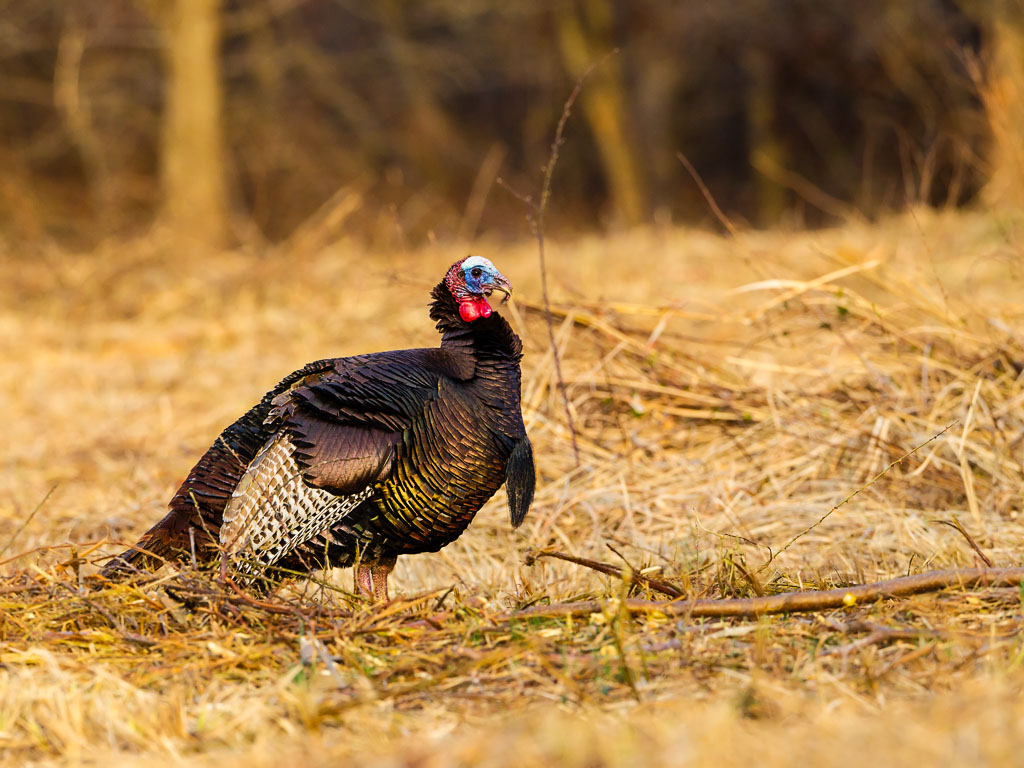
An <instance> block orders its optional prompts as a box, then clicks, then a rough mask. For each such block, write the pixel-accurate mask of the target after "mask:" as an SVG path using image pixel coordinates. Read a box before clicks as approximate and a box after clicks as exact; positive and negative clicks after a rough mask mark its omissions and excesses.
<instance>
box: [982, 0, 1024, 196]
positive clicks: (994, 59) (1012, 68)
mask: <svg viewBox="0 0 1024 768" xmlns="http://www.w3.org/2000/svg"><path fill="white" fill-rule="evenodd" d="M988 35H989V50H988V71H987V74H986V77H985V81H984V87H983V94H982V96H983V98H984V101H985V112H986V115H987V117H988V122H989V125H990V126H991V129H992V150H991V153H990V155H989V162H990V165H991V177H990V181H989V183H988V185H987V186H986V188H985V192H984V197H985V199H986V202H988V203H989V204H990V205H1000V206H1006V205H1007V204H1009V205H1010V206H1013V207H1016V208H1024V2H1022V1H1021V0H992V5H991V6H990V7H989V17H988Z"/></svg>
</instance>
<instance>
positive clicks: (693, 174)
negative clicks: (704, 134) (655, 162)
mask: <svg viewBox="0 0 1024 768" xmlns="http://www.w3.org/2000/svg"><path fill="white" fill-rule="evenodd" d="M676 158H677V159H678V160H679V162H680V163H682V164H683V168H685V169H686V171H687V172H688V173H689V174H690V178H691V179H693V181H694V183H695V184H696V185H697V189H699V190H700V193H701V194H702V195H704V199H705V200H706V201H707V203H708V206H709V207H710V208H711V212H712V213H713V214H715V217H716V218H717V219H718V220H719V221H720V222H721V223H722V226H723V227H725V228H726V229H727V230H728V231H729V234H730V235H732V236H733V237H737V236H738V235H739V230H737V229H736V225H735V224H733V223H732V221H730V220H729V217H728V216H726V215H725V213H724V212H723V211H722V209H721V208H719V207H718V203H717V202H715V198H714V197H713V196H712V194H711V190H710V189H708V186H707V184H705V183H704V179H702V178H701V176H700V174H699V173H697V169H696V168H694V167H693V163H691V162H690V160H689V158H687V157H686V155H684V154H683V153H682V152H676Z"/></svg>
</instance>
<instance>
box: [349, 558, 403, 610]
mask: <svg viewBox="0 0 1024 768" xmlns="http://www.w3.org/2000/svg"><path fill="white" fill-rule="evenodd" d="M396 559H397V558H394V557H392V558H391V559H390V560H378V561H377V562H376V563H373V564H372V565H370V564H365V563H359V565H357V566H356V572H355V577H356V578H355V581H356V592H358V593H359V594H360V595H362V596H363V597H365V598H367V599H369V600H372V601H373V602H375V603H379V602H381V601H385V602H386V601H388V600H390V599H391V598H390V597H388V574H389V573H391V570H392V569H393V568H394V567H395V560H396Z"/></svg>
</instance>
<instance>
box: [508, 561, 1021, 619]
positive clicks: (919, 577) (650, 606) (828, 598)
mask: <svg viewBox="0 0 1024 768" xmlns="http://www.w3.org/2000/svg"><path fill="white" fill-rule="evenodd" d="M1022 582H1024V568H995V569H988V568H956V569H951V570H945V571H928V572H927V573H919V574H916V575H914V576H903V577H901V578H898V579H889V580H887V581H876V582H873V583H871V584H861V585H859V586H856V587H846V588H843V589H823V590H808V591H803V592H784V593H782V594H778V595H768V596H767V597H748V598H742V599H725V600H711V599H702V600H637V599H629V600H626V601H625V609H626V610H627V611H629V612H630V613H661V614H664V615H666V616H691V617H693V618H723V617H729V616H732V617H737V618H751V619H752V618H757V617H759V616H768V615H771V614H776V613H802V612H809V611H827V610H832V609H835V608H852V607H854V606H857V605H866V604H869V603H876V602H878V601H880V600H886V599H889V598H897V597H909V596H911V595H919V594H922V593H924V592H938V591H939V590H942V589H948V588H951V587H959V588H961V589H977V588H979V587H1012V586H1017V585H1019V584H1021V583H1022ZM607 605H608V601H607V600H585V601H581V602H575V603H556V604H555V605H535V606H533V607H531V608H526V609H524V610H521V611H514V612H512V613H508V614H506V615H505V616H504V617H503V618H504V619H528V618H532V617H537V616H587V615H589V614H592V613H601V612H602V611H604V610H605V608H606V607H607Z"/></svg>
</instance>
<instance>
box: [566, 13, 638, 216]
mask: <svg viewBox="0 0 1024 768" xmlns="http://www.w3.org/2000/svg"><path fill="white" fill-rule="evenodd" d="M557 20H558V37H559V41H560V44H561V49H562V58H563V59H564V61H565V63H566V67H567V69H568V70H569V73H570V74H571V75H573V76H574V77H582V76H583V74H584V73H585V72H586V71H587V70H588V69H589V68H590V67H591V65H593V64H595V63H597V62H598V61H599V59H600V57H601V56H602V55H604V54H605V53H606V52H607V51H608V50H609V49H610V47H611V46H610V45H609V44H608V41H607V39H606V38H608V37H609V36H610V31H611V28H612V23H613V20H612V9H611V6H610V4H609V3H608V1H607V0H582V2H581V3H580V4H579V5H578V4H577V3H569V2H567V3H561V4H560V6H559V10H558V16H557ZM625 90H626V89H625V86H624V85H623V81H622V68H621V66H620V62H619V60H618V58H617V57H612V58H610V59H609V60H607V61H605V62H603V63H602V64H601V66H600V67H599V68H598V69H596V70H595V71H594V74H593V76H592V77H591V78H590V80H589V81H588V82H587V85H586V87H585V88H584V90H583V92H582V94H581V97H580V100H581V101H582V102H583V112H584V114H585V115H586V117H587V122H588V123H589V125H590V130H591V131H592V132H593V134H594V141H595V143H596V144H597V149H598V152H599V153H600V156H601V165H602V166H603V168H604V174H605V178H606V179H607V183H608V192H609V195H610V196H611V201H612V205H613V207H614V209H615V213H616V215H617V216H618V217H619V219H621V220H622V221H623V222H624V223H625V224H628V225H636V224H642V223H644V222H646V221H647V220H648V214H649V202H648V190H647V183H646V181H647V180H646V178H645V177H644V174H643V172H642V170H641V168H640V163H639V162H638V161H637V154H638V153H637V151H636V147H635V145H634V143H633V141H632V140H631V136H630V132H629V130H628V124H627V118H628V114H627V106H626V94H625Z"/></svg>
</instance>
